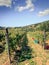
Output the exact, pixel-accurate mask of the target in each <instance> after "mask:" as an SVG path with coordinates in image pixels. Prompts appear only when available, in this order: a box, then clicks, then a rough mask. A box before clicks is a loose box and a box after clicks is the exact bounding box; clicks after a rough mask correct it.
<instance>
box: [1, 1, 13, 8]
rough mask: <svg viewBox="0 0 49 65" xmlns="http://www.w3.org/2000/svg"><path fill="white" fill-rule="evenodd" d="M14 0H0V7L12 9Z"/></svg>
mask: <svg viewBox="0 0 49 65" xmlns="http://www.w3.org/2000/svg"><path fill="white" fill-rule="evenodd" d="M11 2H12V0H0V6H6V7H11Z"/></svg>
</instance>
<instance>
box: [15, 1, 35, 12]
mask: <svg viewBox="0 0 49 65" xmlns="http://www.w3.org/2000/svg"><path fill="white" fill-rule="evenodd" d="M16 9H18V11H19V12H21V11H24V10H28V9H29V11H30V12H31V11H33V10H34V4H33V3H32V0H26V5H25V6H18V7H17V8H16Z"/></svg>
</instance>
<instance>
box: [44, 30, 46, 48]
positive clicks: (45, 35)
mask: <svg viewBox="0 0 49 65" xmlns="http://www.w3.org/2000/svg"><path fill="white" fill-rule="evenodd" d="M45 46H46V31H45V30H44V49H45Z"/></svg>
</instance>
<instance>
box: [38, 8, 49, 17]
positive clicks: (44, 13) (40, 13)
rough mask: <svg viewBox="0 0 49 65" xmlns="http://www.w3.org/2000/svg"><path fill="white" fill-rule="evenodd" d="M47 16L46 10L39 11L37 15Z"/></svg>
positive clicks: (48, 11)
mask: <svg viewBox="0 0 49 65" xmlns="http://www.w3.org/2000/svg"><path fill="white" fill-rule="evenodd" d="M48 14H49V9H46V10H44V11H40V12H39V13H38V16H45V15H48Z"/></svg>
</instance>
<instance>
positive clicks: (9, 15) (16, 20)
mask: <svg viewBox="0 0 49 65" xmlns="http://www.w3.org/2000/svg"><path fill="white" fill-rule="evenodd" d="M46 20H49V0H0V26H4V27H19V26H26V25H30V24H36V23H40V22H43V21H46Z"/></svg>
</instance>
